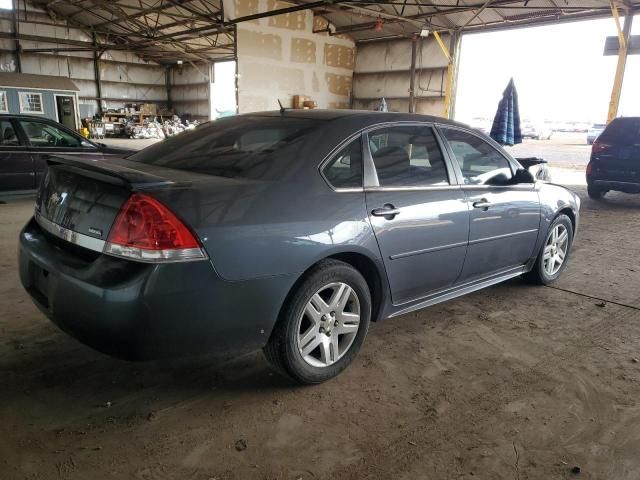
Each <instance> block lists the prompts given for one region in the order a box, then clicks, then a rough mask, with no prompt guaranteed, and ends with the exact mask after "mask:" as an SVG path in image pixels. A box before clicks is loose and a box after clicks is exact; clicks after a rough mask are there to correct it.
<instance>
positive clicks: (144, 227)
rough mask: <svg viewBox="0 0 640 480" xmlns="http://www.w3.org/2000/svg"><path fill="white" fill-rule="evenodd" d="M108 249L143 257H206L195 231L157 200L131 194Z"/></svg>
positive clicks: (109, 239)
mask: <svg viewBox="0 0 640 480" xmlns="http://www.w3.org/2000/svg"><path fill="white" fill-rule="evenodd" d="M105 253H109V254H112V255H118V256H122V257H128V258H133V259H137V260H141V261H151V262H153V261H184V260H196V259H201V258H206V256H205V254H204V252H203V250H202V249H201V248H200V242H198V240H197V239H196V237H195V236H194V234H193V233H192V232H191V231H190V230H189V229H188V228H187V227H186V226H185V225H184V223H182V222H181V221H180V219H178V217H176V216H175V215H174V213H173V212H171V210H169V209H168V208H167V207H165V206H164V205H163V204H162V203H160V202H159V201H158V200H156V199H154V198H153V197H150V196H148V195H144V194H141V193H134V194H132V195H131V196H130V197H129V199H128V200H127V201H126V202H125V204H124V205H123V206H122V208H121V209H120V213H119V214H118V216H117V217H116V220H115V222H114V223H113V226H112V227H111V231H110V232H109V237H108V238H107V243H106V246H105Z"/></svg>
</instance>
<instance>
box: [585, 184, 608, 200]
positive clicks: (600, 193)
mask: <svg viewBox="0 0 640 480" xmlns="http://www.w3.org/2000/svg"><path fill="white" fill-rule="evenodd" d="M605 193H607V192H606V191H605V190H602V189H600V188H597V187H596V186H595V185H592V184H590V183H589V184H588V185H587V194H588V195H589V198H591V199H592V200H602V197H604V195H605Z"/></svg>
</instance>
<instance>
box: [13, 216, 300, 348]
mask: <svg viewBox="0 0 640 480" xmlns="http://www.w3.org/2000/svg"><path fill="white" fill-rule="evenodd" d="M62 247H63V248H61V245H59V244H57V243H56V241H55V240H54V239H51V238H50V237H49V236H48V235H47V234H46V233H45V232H43V231H42V229H41V228H40V227H39V226H38V224H37V223H36V222H35V221H34V220H33V219H31V220H30V221H29V223H28V224H27V225H26V226H25V227H24V229H23V231H22V232H21V233H20V243H19V252H18V253H19V268H20V278H21V281H22V284H23V286H24V287H25V289H26V290H27V292H29V294H30V295H31V297H32V299H33V301H34V303H35V304H36V305H37V306H38V308H39V309H40V310H41V311H42V312H43V313H45V315H47V316H48V317H49V318H50V319H51V320H52V321H53V322H54V323H55V324H56V325H58V326H59V327H60V328H61V329H62V330H64V331H65V332H67V333H68V334H70V335H72V336H73V337H76V338H77V339H79V340H80V341H81V342H83V343H85V344H87V345H89V346H91V347H92V348H94V349H96V350H99V351H101V352H104V353H107V354H110V355H113V356H116V357H120V358H126V359H139V360H143V359H155V358H164V357H175V356H184V355H191V354H199V353H204V352H211V351H215V352H240V351H250V350H254V349H257V348H260V347H262V346H264V344H265V343H266V341H267V339H268V338H269V335H270V333H271V330H272V328H273V326H274V324H275V321H276V319H277V316H278V313H279V310H280V308H281V306H282V303H283V301H284V298H285V297H286V294H287V292H288V291H289V289H290V287H291V286H292V285H293V282H294V281H295V278H294V276H281V277H270V278H263V279H256V280H247V281H243V282H227V281H224V280H221V279H220V278H219V277H218V275H217V274H216V272H215V270H214V268H213V267H212V265H211V263H210V262H209V261H197V262H187V263H172V264H143V263H137V262H131V261H127V260H122V259H118V258H115V257H110V256H107V255H98V254H90V255H83V253H86V252H78V251H76V252H73V251H69V250H68V249H67V248H64V247H66V246H65V245H62Z"/></svg>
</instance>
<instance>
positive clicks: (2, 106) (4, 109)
mask: <svg viewBox="0 0 640 480" xmlns="http://www.w3.org/2000/svg"><path fill="white" fill-rule="evenodd" d="M0 113H9V103H8V101H7V92H5V91H4V90H0Z"/></svg>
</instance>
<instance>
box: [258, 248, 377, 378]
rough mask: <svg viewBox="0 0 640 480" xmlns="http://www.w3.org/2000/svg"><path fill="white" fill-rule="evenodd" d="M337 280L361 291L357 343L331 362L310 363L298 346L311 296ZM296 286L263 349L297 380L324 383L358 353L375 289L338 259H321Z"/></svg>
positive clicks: (369, 318)
mask: <svg viewBox="0 0 640 480" xmlns="http://www.w3.org/2000/svg"><path fill="white" fill-rule="evenodd" d="M334 282H342V283H345V284H347V285H348V286H350V287H351V288H352V289H353V292H354V293H355V294H356V295H357V298H358V302H359V304H360V323H359V328H358V331H357V333H356V334H355V338H354V339H353V343H351V346H350V347H348V348H347V351H346V352H345V353H344V354H343V356H342V357H341V358H339V359H338V360H337V361H336V362H335V363H333V364H331V365H328V366H323V367H317V366H313V365H310V364H309V363H308V362H307V361H306V360H305V359H304V358H303V356H302V353H301V352H300V350H299V349H298V347H297V344H298V340H297V336H298V329H299V328H300V325H299V321H300V319H301V317H302V315H303V312H304V310H305V308H306V306H307V303H308V302H309V301H310V299H311V297H312V296H314V295H315V293H316V292H318V291H319V290H320V289H322V288H323V287H325V286H327V285H329V284H331V283H334ZM294 288H295V290H294V291H293V292H292V293H291V294H290V296H289V298H288V299H287V301H286V303H285V305H284V306H283V308H282V311H281V312H280V318H279V319H278V322H277V324H276V326H275V328H274V330H273V332H272V333H271V337H270V338H269V342H268V343H267V345H266V346H265V347H264V348H263V351H264V354H265V356H266V358H267V360H268V361H269V362H270V363H271V364H272V365H273V366H274V367H275V368H276V370H278V371H280V372H281V373H283V374H285V375H287V376H289V377H291V378H293V379H294V380H295V381H297V382H299V383H301V384H307V385H311V384H317V383H322V382H325V381H327V380H329V379H331V378H333V377H335V376H336V375H338V374H339V373H340V372H342V371H343V370H344V369H345V368H346V367H347V366H348V365H349V364H350V363H351V362H352V361H353V359H354V358H355V357H356V355H357V354H358V351H359V350H360V347H361V346H362V344H363V342H364V339H365V337H366V336H367V331H368V329H369V323H370V321H371V293H370V292H369V288H368V285H367V282H366V280H365V279H364V278H363V277H362V275H361V274H360V272H358V271H357V270H356V269H355V268H353V267H352V266H351V265H349V264H347V263H344V262H341V261H338V260H323V261H321V262H319V263H318V264H317V265H315V266H314V267H313V268H312V269H311V270H310V271H309V272H307V274H306V275H305V277H304V278H303V279H302V281H300V282H299V283H298V285H296V287H294Z"/></svg>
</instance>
